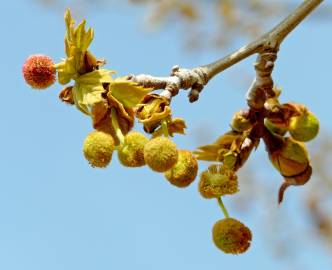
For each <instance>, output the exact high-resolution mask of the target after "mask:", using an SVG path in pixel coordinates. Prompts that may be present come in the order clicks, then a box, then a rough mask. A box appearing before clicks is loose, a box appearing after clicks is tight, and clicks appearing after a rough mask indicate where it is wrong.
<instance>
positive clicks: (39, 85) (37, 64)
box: [22, 54, 56, 89]
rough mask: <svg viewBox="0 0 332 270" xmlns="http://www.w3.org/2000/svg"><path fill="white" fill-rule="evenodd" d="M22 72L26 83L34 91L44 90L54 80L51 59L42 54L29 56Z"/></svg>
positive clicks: (54, 71)
mask: <svg viewBox="0 0 332 270" xmlns="http://www.w3.org/2000/svg"><path fill="white" fill-rule="evenodd" d="M22 72H23V77H24V79H25V81H26V83H27V84H29V85H30V86H31V87H32V88H35V89H45V88H47V87H49V86H51V85H52V84H53V83H54V82H55V80H56V77H55V75H56V69H55V67H54V63H53V61H52V59H51V58H50V57H48V56H46V55H42V54H35V55H31V56H29V57H28V58H27V60H26V61H25V63H24V65H23V69H22Z"/></svg>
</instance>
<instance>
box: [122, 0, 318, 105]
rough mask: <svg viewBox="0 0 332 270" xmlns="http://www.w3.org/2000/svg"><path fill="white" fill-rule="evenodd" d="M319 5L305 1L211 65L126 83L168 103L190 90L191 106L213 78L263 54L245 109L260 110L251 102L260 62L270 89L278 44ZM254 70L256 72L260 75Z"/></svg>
mask: <svg viewBox="0 0 332 270" xmlns="http://www.w3.org/2000/svg"><path fill="white" fill-rule="evenodd" d="M323 1H324V0H305V1H304V2H303V3H302V4H301V5H300V6H298V7H297V8H296V9H295V10H294V11H293V12H292V13H291V14H290V15H289V16H288V17H286V18H285V19H284V20H283V21H282V22H281V23H279V24H278V25H277V26H275V27H274V28H273V29H272V30H271V31H269V32H268V33H266V34H264V35H262V36H261V37H259V38H258V39H257V40H255V41H253V42H251V43H249V44H248V45H246V46H244V47H242V48H240V49H238V50H236V51H235V52H233V53H231V54H229V55H227V56H226V57H224V58H222V59H219V60H217V61H215V62H213V63H211V64H208V65H205V66H200V67H196V68H194V69H184V68H180V67H179V66H175V67H173V69H172V72H171V75H170V76H169V77H153V76H151V75H145V74H141V75H137V76H135V75H130V76H128V79H130V80H132V81H134V82H137V83H139V84H141V85H143V86H144V87H152V88H153V89H156V90H157V89H165V90H164V91H163V92H162V93H161V95H163V96H165V97H167V98H169V99H171V97H173V96H175V95H177V94H178V92H179V90H180V89H185V90H186V89H189V88H191V90H190V92H189V94H188V96H189V101H190V102H194V101H196V100H197V99H198V98H199V93H200V92H201V91H202V90H203V88H204V86H205V85H206V84H207V83H208V82H209V80H211V79H212V78H213V77H214V76H216V75H217V74H219V73H220V72H222V71H224V70H225V69H227V68H229V67H231V66H232V65H234V64H236V63H238V62H239V61H241V60H243V59H245V58H247V57H249V56H251V55H253V54H255V53H259V54H265V57H263V58H262V57H258V59H257V63H256V66H255V68H256V75H257V76H256V79H255V81H254V83H253V84H252V86H251V88H250V89H252V90H250V89H249V91H248V94H247V100H248V104H249V106H251V105H252V106H253V107H256V106H261V105H259V104H258V103H256V101H253V96H255V95H257V93H258V92H255V93H253V92H252V91H253V90H255V89H256V90H257V83H259V84H260V87H261V86H262V85H261V83H262V77H261V76H260V75H259V74H262V72H263V73H264V70H262V69H264V66H263V64H262V62H261V61H264V63H265V65H266V68H267V69H268V73H269V75H266V74H265V75H264V76H265V82H266V78H268V77H269V79H270V84H271V82H272V86H273V81H272V78H271V73H272V69H273V63H274V61H275V60H276V53H277V52H278V50H279V47H280V44H281V43H282V41H283V40H284V39H285V37H286V36H287V35H288V34H289V33H290V32H292V31H293V30H294V29H295V28H296V26H297V25H298V24H300V23H301V22H302V21H303V20H304V18H305V17H306V16H307V15H309V14H310V13H311V12H312V11H313V10H314V9H315V8H316V7H317V6H318V5H319V4H321V3H322V2H323ZM266 53H272V54H273V55H274V56H273V57H272V58H273V61H272V62H271V55H270V56H269V57H270V60H266V57H267V54H266ZM264 59H265V60H264ZM271 64H272V66H271ZM257 68H258V69H259V70H260V73H259V71H258V69H257ZM265 86H266V85H265ZM265 86H263V87H265ZM259 103H261V102H259Z"/></svg>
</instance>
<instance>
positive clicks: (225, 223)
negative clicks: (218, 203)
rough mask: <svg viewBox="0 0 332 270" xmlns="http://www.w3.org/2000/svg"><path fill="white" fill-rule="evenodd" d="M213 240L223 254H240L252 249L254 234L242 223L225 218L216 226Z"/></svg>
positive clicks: (213, 231) (213, 230)
mask: <svg viewBox="0 0 332 270" xmlns="http://www.w3.org/2000/svg"><path fill="white" fill-rule="evenodd" d="M212 238H213V242H214V244H215V245H216V246H217V247H218V248H219V249H220V250H222V251H223V252H225V253H229V254H240V253H244V252H245V251H247V249H248V248H249V247H250V243H251V240H252V234H251V231H250V229H249V228H248V227H247V226H245V225H244V224H242V223H241V222H240V221H238V220H236V219H233V218H225V219H222V220H219V221H218V222H216V223H215V224H214V226H213V229H212Z"/></svg>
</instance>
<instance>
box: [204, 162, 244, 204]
mask: <svg viewBox="0 0 332 270" xmlns="http://www.w3.org/2000/svg"><path fill="white" fill-rule="evenodd" d="M198 190H199V192H200V194H201V195H202V196H203V197H204V198H206V199H211V198H219V197H220V196H224V195H231V194H234V193H236V192H237V191H238V181H237V176H236V174H234V172H232V171H229V170H226V169H225V168H224V167H222V166H221V165H211V166H210V167H209V168H208V169H207V170H206V171H204V172H202V174H201V179H200V181H199V184H198Z"/></svg>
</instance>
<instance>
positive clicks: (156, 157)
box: [144, 137, 178, 172]
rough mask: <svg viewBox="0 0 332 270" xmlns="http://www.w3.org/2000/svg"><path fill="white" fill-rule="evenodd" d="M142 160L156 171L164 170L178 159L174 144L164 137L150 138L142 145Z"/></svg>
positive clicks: (169, 167)
mask: <svg viewBox="0 0 332 270" xmlns="http://www.w3.org/2000/svg"><path fill="white" fill-rule="evenodd" d="M144 160H145V162H146V164H147V165H148V166H149V167H150V168H151V169H152V170H154V171H156V172H166V171H168V170H169V169H171V168H172V167H173V166H174V165H175V164H176V162H177V161H178V150H177V149H176V144H175V143H174V142H172V141H171V140H170V139H168V138H166V137H157V138H154V139H152V140H150V141H149V142H148V143H147V144H146V145H145V147H144Z"/></svg>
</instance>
